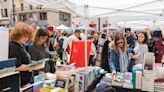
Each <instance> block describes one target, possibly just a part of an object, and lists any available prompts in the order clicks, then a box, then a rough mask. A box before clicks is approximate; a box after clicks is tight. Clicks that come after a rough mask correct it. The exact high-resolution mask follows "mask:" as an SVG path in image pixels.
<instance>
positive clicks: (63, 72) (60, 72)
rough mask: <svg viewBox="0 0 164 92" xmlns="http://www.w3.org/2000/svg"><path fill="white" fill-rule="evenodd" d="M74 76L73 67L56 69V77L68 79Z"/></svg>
mask: <svg viewBox="0 0 164 92" xmlns="http://www.w3.org/2000/svg"><path fill="white" fill-rule="evenodd" d="M74 74H75V66H74V65H58V66H57V69H56V76H57V77H70V76H71V75H74Z"/></svg>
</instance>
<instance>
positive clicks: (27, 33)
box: [9, 23, 34, 86]
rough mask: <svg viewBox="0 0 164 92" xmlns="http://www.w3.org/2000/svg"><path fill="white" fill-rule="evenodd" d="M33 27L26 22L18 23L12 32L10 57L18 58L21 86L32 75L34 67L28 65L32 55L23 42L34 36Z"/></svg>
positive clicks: (17, 65) (17, 69) (17, 68)
mask: <svg viewBox="0 0 164 92" xmlns="http://www.w3.org/2000/svg"><path fill="white" fill-rule="evenodd" d="M33 32H34V31H33V29H32V28H31V27H30V26H29V25H28V24H25V23H18V24H17V25H15V27H14V28H12V30H11V32H10V42H9V58H16V59H17V60H16V71H19V72H20V79H21V86H23V85H26V84H27V83H28V82H29V81H30V80H31V77H32V73H31V71H32V70H34V67H28V66H27V64H29V63H30V55H29V53H28V52H27V51H26V49H25V47H24V46H23V44H25V43H26V42H27V41H29V39H31V38H32V37H33Z"/></svg>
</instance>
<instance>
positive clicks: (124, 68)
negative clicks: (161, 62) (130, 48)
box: [118, 48, 128, 72]
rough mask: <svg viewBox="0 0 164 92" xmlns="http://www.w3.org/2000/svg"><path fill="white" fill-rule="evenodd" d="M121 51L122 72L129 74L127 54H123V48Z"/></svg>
mask: <svg viewBox="0 0 164 92" xmlns="http://www.w3.org/2000/svg"><path fill="white" fill-rule="evenodd" d="M118 50H119V54H120V57H119V64H120V72H127V67H128V55H127V53H126V51H125V52H122V50H121V48H119V49H118Z"/></svg>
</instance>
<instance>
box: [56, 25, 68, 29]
mask: <svg viewBox="0 0 164 92" xmlns="http://www.w3.org/2000/svg"><path fill="white" fill-rule="evenodd" d="M56 29H59V30H69V29H70V28H69V27H67V26H65V25H63V24H61V25H60V26H58V27H56Z"/></svg>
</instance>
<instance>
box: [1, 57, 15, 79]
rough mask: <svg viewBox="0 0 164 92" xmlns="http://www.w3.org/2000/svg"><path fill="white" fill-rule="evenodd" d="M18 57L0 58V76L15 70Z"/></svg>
mask: <svg viewBox="0 0 164 92" xmlns="http://www.w3.org/2000/svg"><path fill="white" fill-rule="evenodd" d="M15 67H16V59H15V58H12V59H7V60H0V76H1V75H4V74H6V73H11V72H15Z"/></svg>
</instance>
